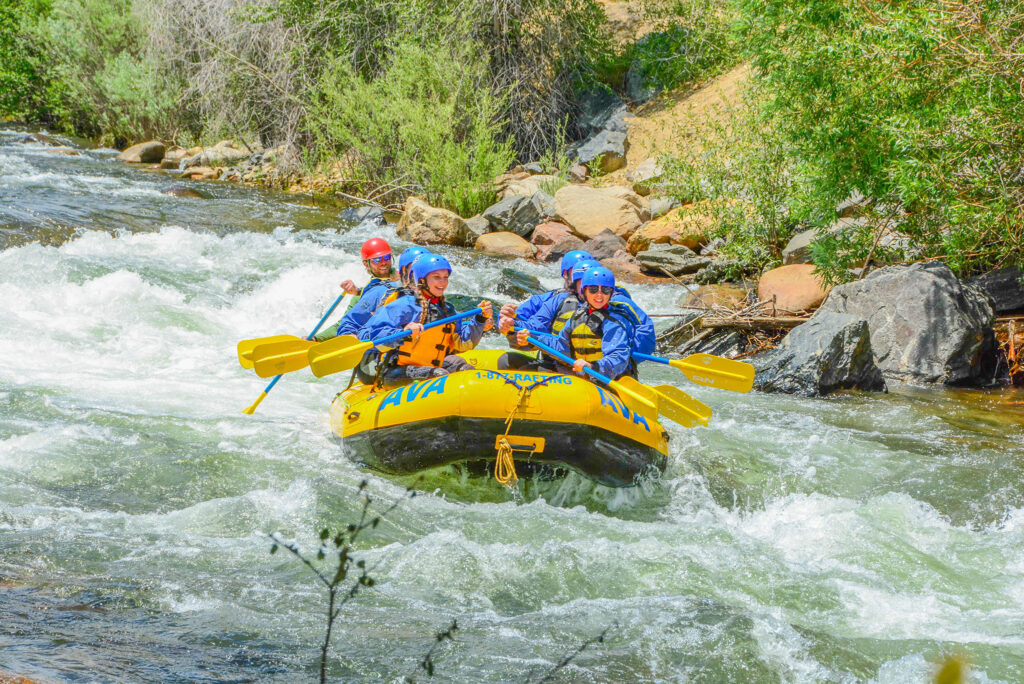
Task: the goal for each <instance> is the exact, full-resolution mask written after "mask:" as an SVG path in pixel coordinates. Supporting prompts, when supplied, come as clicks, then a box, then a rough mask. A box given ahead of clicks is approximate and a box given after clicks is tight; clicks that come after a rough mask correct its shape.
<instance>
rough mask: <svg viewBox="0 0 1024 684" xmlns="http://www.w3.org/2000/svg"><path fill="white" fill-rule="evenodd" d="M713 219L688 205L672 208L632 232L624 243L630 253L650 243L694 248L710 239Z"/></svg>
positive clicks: (636, 251) (648, 245)
mask: <svg viewBox="0 0 1024 684" xmlns="http://www.w3.org/2000/svg"><path fill="white" fill-rule="evenodd" d="M714 225H715V223H714V220H713V219H712V218H711V217H710V216H707V215H705V214H702V213H699V212H695V211H692V210H691V209H690V208H689V207H682V208H680V209H674V210H672V211H670V212H668V213H667V214H665V215H664V216H662V217H661V218H658V219H655V220H653V221H651V222H650V223H648V224H647V225H646V226H644V227H643V228H641V229H640V230H638V231H636V232H635V233H633V235H632V237H630V238H629V242H628V243H627V244H626V248H627V249H628V250H629V251H630V253H631V254H638V253H640V252H643V251H645V250H647V249H648V248H649V247H650V246H651V245H652V244H659V243H668V244H670V245H685V246H686V247H689V248H690V249H693V250H696V249H698V248H699V247H701V246H703V245H706V244H707V243H708V240H710V235H711V230H712V228H714Z"/></svg>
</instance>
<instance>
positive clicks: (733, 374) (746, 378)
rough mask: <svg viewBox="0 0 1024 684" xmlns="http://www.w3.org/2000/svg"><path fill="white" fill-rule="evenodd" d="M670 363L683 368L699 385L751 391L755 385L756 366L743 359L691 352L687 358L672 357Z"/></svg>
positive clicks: (686, 374) (685, 373) (684, 372)
mask: <svg viewBox="0 0 1024 684" xmlns="http://www.w3.org/2000/svg"><path fill="white" fill-rule="evenodd" d="M669 365H670V366H672V367H673V368H678V369H679V370H681V371H682V372H683V375H685V376H686V377H687V378H689V379H690V380H692V381H693V382H695V383H697V384H698V385H705V386H707V387H717V388H718V389H723V390H729V391H730V392H749V391H750V388H751V387H753V386H754V367H753V366H752V365H751V364H749V363H744V362H743V361H733V360H732V359H726V358H722V357H721V356H713V355H711V354H690V355H689V356H687V357H686V358H685V359H672V360H671V361H669Z"/></svg>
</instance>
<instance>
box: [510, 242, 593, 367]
mask: <svg viewBox="0 0 1024 684" xmlns="http://www.w3.org/2000/svg"><path fill="white" fill-rule="evenodd" d="M587 260H590V261H592V260H593V257H592V256H590V254H588V253H587V252H584V251H583V250H581V249H574V250H572V251H571V252H568V253H567V254H566V255H565V256H563V257H562V261H561V263H560V267H561V272H562V279H563V281H564V286H563V287H561V288H559V289H557V290H551V291H549V292H543V293H541V294H538V295H533V296H532V297H530V298H529V299H527V300H526V301H525V302H523V303H522V304H520V305H519V306H515V305H512V304H506V305H505V306H503V307H501V317H500V319H499V321H498V329H499V330H500V331H501V332H503V333H505V334H506V335H508V343H509V346H510V347H512V348H513V349H517V348H518V349H525V348H526V346H525V345H522V344H519V343H518V342H517V341H516V337H515V335H514V334H513V330H514V329H515V328H525V329H527V330H535V331H537V332H543V333H554V332H557V331H554V330H552V328H551V324H552V323H553V322H554V320H555V312H558V311H560V310H562V309H563V308H565V309H567V310H568V311H570V312H571V311H573V310H575V308H576V306H577V305H578V304H579V302H578V301H577V298H576V297H577V293H576V288H575V287H573V284H572V273H573V269H575V268H576V267H577V266H578V265H579V264H580V263H581V262H583V261H587ZM595 263H596V262H595ZM498 368H499V369H500V370H506V369H515V370H552V369H553V368H554V365H553V362H551V361H549V360H545V359H543V358H541V359H540V361H539V362H538V359H535V358H534V357H533V356H529V355H526V354H517V353H515V352H509V353H507V354H503V355H502V356H501V357H500V358H499V359H498Z"/></svg>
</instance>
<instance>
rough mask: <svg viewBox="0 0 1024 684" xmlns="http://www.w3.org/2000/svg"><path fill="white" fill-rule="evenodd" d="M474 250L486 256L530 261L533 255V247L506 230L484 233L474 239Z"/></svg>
mask: <svg viewBox="0 0 1024 684" xmlns="http://www.w3.org/2000/svg"><path fill="white" fill-rule="evenodd" d="M475 248H476V249H478V250H480V251H482V252H487V253H488V254H498V255H501V256H513V257H522V258H523V259H532V258H533V255H534V253H535V250H534V247H533V245H531V244H530V243H529V242H527V241H526V240H524V239H523V238H521V237H519V236H518V235H516V234H515V233H513V232H512V231H508V230H502V231H499V232H497V233H484V234H483V235H481V236H480V237H478V238H477V239H476V245H475Z"/></svg>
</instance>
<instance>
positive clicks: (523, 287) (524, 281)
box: [497, 268, 544, 302]
mask: <svg viewBox="0 0 1024 684" xmlns="http://www.w3.org/2000/svg"><path fill="white" fill-rule="evenodd" d="M497 289H498V292H500V293H501V294H504V295H508V296H509V297H512V298H513V299H515V300H516V301H517V302H521V301H523V300H524V299H526V298H527V297H529V296H531V295H535V294H540V293H541V292H544V286H543V285H541V283H540V280H538V279H537V278H536V277H535V276H532V275H529V274H527V273H523V272H522V271H517V270H515V269H514V268H503V269H501V280H499V281H498V285H497Z"/></svg>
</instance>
